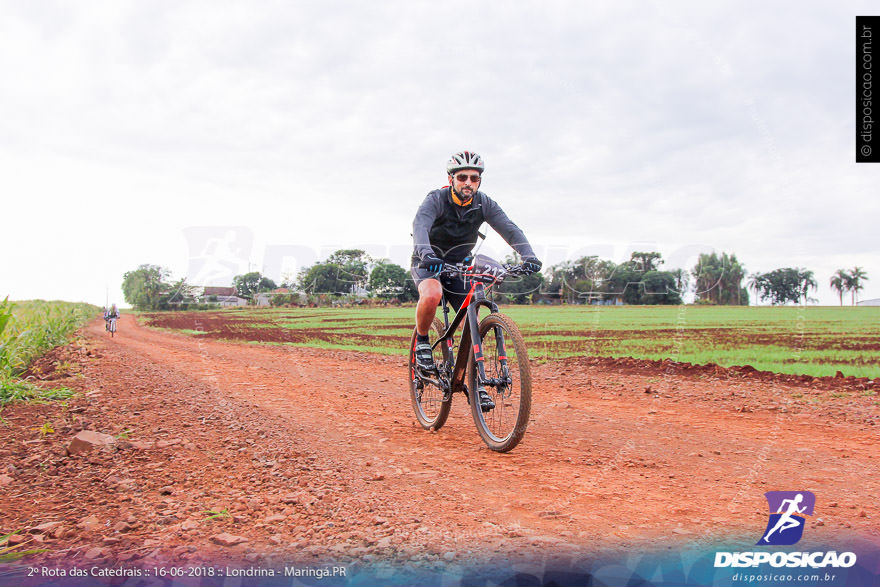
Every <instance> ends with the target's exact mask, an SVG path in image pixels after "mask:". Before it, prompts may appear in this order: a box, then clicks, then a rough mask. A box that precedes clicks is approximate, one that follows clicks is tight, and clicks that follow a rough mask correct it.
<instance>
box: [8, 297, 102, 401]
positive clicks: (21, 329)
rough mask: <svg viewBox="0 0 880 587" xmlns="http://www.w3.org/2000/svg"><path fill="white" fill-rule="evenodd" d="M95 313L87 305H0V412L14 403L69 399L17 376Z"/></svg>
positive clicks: (34, 302) (66, 394) (64, 392)
mask: <svg viewBox="0 0 880 587" xmlns="http://www.w3.org/2000/svg"><path fill="white" fill-rule="evenodd" d="M97 312H98V308H97V307H95V306H91V305H89V304H75V303H69V302H45V301H42V300H31V301H25V302H15V303H13V302H10V301H9V300H8V299H6V300H3V302H0V409H2V408H3V406H5V405H6V404H8V403H9V402H12V401H16V400H33V399H58V398H63V397H69V396H70V392H69V391H68V390H64V389H52V390H46V389H41V388H39V387H36V386H35V385H32V384H30V383H28V382H27V381H24V380H22V379H20V375H21V374H22V373H24V371H25V370H26V369H27V367H28V365H30V364H31V362H32V361H33V360H34V359H36V358H38V357H40V356H41V355H43V354H45V353H46V352H48V351H50V350H51V349H53V348H55V347H56V346H59V345H62V344H65V343H67V342H68V341H69V340H70V337H71V336H72V335H73V333H74V332H75V331H76V330H77V329H78V328H79V327H80V326H82V325H83V324H85V323H86V322H87V321H88V320H90V319H91V318H92V317H94V316H95V315H96V314H97Z"/></svg>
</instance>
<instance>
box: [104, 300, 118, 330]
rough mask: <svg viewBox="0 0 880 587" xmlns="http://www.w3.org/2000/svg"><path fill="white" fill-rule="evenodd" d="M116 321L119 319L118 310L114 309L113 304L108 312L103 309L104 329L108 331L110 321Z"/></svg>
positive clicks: (114, 305)
mask: <svg viewBox="0 0 880 587" xmlns="http://www.w3.org/2000/svg"><path fill="white" fill-rule="evenodd" d="M111 319H113V320H118V319H119V309H118V308H117V307H116V304H113V305H112V306H111V307H110V309H109V310H107V309H106V308H105V309H104V329H105V330H110V320H111Z"/></svg>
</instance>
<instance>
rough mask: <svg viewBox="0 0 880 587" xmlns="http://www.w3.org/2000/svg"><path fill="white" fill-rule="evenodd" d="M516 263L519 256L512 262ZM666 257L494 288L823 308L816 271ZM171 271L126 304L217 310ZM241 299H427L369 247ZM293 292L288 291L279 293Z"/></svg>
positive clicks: (578, 299)
mask: <svg viewBox="0 0 880 587" xmlns="http://www.w3.org/2000/svg"><path fill="white" fill-rule="evenodd" d="M505 262H507V263H516V262H518V259H517V258H516V255H515V254H514V255H513V256H509V257H508V258H507V259H505ZM664 263H665V261H664V260H663V258H662V255H661V254H660V253H658V252H653V251H649V252H645V251H636V252H633V253H632V254H631V255H630V258H629V260H627V261H624V262H622V263H615V262H614V261H611V260H608V259H601V258H599V257H598V256H595V255H589V256H584V257H581V258H579V259H576V260H573V261H564V262H562V263H558V264H556V265H552V266H550V267H547V268H545V270H544V271H542V272H541V273H536V274H534V275H529V276H525V277H518V278H508V279H507V280H506V281H504V282H503V283H502V284H500V285H498V286H496V287H495V288H493V290H492V291H493V292H494V293H493V295H494V296H495V297H496V299H498V300H499V301H500V302H502V303H504V302H506V303H514V304H539V303H551V304H553V303H567V304H613V305H618V304H630V305H631V304H642V305H645V304H648V305H650V304H666V305H668V304H676V305H677V304H681V303H683V300H684V297H685V296H686V295H687V294H690V293H692V294H693V296H694V302H695V303H697V304H710V305H749V303H750V299H751V296H750V294H749V292H750V291H751V292H752V294H753V295H754V299H756V300H760V301H762V302H769V303H771V304H774V305H779V304H786V303H795V304H797V303H807V302H811V301H815V300H814V299H813V298H811V297H810V293H811V292H813V291H815V290H816V289H817V288H818V284H817V282H816V279H815V277H814V275H813V272H812V271H809V270H807V269H804V268H800V267H783V268H780V269H775V270H773V271H769V272H767V273H752V274H748V272H747V271H746V269H745V267H744V266H743V265H742V263H740V261H739V260H738V259H737V257H736V255H735V254H733V253H731V254H728V253H726V252H722V253H721V254H720V255H719V254H717V253H715V252H712V253H702V254H700V255H699V258H698V260H697V263H696V264H695V265H694V267H692V268H691V269H690V270H685V269H681V268H676V269H671V270H663V269H662V268H661V266H662V265H663V264H664ZM170 275H171V273H170V271H168V270H167V269H165V268H162V267H159V266H157V265H141V266H139V267H138V268H137V269H135V270H134V271H129V272H127V273H125V275H124V276H123V285H122V291H123V295H124V296H125V301H126V302H127V303H128V304H130V305H132V306H133V307H134V308H136V309H139V310H164V309H177V308H207V307H211V305H212V300H210V299H205V298H204V296H200V295H199V292H200V291H201V288H198V287H196V286H194V285H192V284H189V283H187V282H186V279H179V280H171V279H170ZM867 279H868V276H867V273H866V272H865V271H864V270H863V269H861V268H859V267H855V268H854V269H852V270H843V269H840V270H838V271H837V272H836V273H835V274H834V276H832V277H831V280H830V285H831V287H832V289H834V290H835V291H837V292H838V294H839V297H840V300H841V305H842V304H843V294H844V293H845V292H851V293H852V303H853V305H855V303H856V301H857V297H858V292H859V291H860V290H861V289H863V288H864V281H866V280H867ZM231 286H233V287H234V288H235V290H236V294H237V295H238V296H239V297H241V298H244V299H246V300H248V301H249V302H250V303H255V301H256V298H257V296H258V295H260V294H261V293H264V292H273V293H272V295H271V297H270V302H271V303H272V304H273V305H328V304H332V303H340V302H343V301H355V300H365V299H373V300H377V301H380V302H384V303H388V302H393V303H406V302H413V301H416V300H417V299H418V291H417V289H416V287H415V284H414V283H413V280H412V277H411V276H410V272H409V270H408V269H405V268H403V267H401V266H399V265H397V264H394V263H392V262H391V261H390V260H388V259H374V258H372V257H371V256H370V255H368V254H367V253H366V252H365V251H363V250H361V249H340V250H337V251H336V252H334V253H333V254H331V255H330V256H329V257H328V258H327V259H325V260H324V261H322V262H319V263H316V264H314V265H311V266H308V267H304V268H302V269H301V270H300V271H299V272H298V273H297V274H296V276H292V277H287V278H285V279H283V280H282V282H281V283H280V284H276V282H275V281H273V280H272V279H270V278H268V277H266V276H264V275H262V274H260V273H259V272H257V271H254V272H249V273H245V274H242V275H236V276H235V277H234V278H233V282H232V284H231ZM279 288H284V289H286V290H287V292H277V291H276V290H278V289H279Z"/></svg>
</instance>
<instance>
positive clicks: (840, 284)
mask: <svg viewBox="0 0 880 587" xmlns="http://www.w3.org/2000/svg"><path fill="white" fill-rule="evenodd" d="M830 283H831V289H833V290H835V291H836V292H837V297H838V298H840V305H841V306H842V305H843V293H844V292H845V291H847V290H848V289H849V283H850V275H849V273H847V272H846V270H845V269H838V270H837V272H836V273H835V274H834V275H832V276H831V282H830Z"/></svg>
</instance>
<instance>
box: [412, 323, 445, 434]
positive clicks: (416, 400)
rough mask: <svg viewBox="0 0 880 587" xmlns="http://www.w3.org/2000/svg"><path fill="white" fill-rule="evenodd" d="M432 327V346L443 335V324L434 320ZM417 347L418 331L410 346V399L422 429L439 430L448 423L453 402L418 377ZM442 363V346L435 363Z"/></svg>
mask: <svg viewBox="0 0 880 587" xmlns="http://www.w3.org/2000/svg"><path fill="white" fill-rule="evenodd" d="M431 326H432V328H431V330H430V332H429V339H430V341H431V344H433V343H434V341H435V340H437V338H439V336H440V335H441V334H442V333H443V323H442V322H440V319H439V318H434V322H433V324H432V325H431ZM415 346H416V331H415V330H413V334H412V339H411V340H410V346H409V349H410V350H409V365H408V367H409V393H410V399H411V400H412V406H413V411H414V412H415V414H416V419H417V420H418V421H419V424H421V426H422V428H425V429H426V430H431V429H433V430H439V429H440V427H441V426H443V424H445V423H446V418H448V417H449V409H450V407H451V406H452V401H451V400H447V401H445V402H444V401H443V391H442V390H441V389H440V388H438V387H437V386H435V385H431V384H429V383H423V382H422V381H421V380H420V379H419V377H418V376H417V375H416V364H415V360H416V359H415V351H414V349H415ZM442 361H443V350H442V348H441V346H438V347H437V348H436V349H434V362H435V363H439V362H442Z"/></svg>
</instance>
